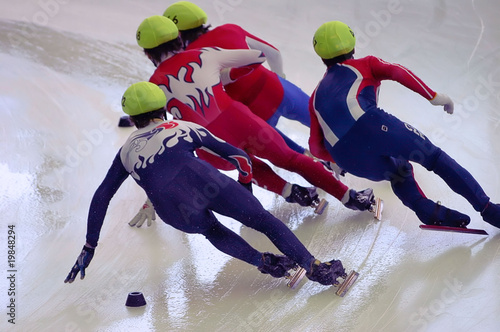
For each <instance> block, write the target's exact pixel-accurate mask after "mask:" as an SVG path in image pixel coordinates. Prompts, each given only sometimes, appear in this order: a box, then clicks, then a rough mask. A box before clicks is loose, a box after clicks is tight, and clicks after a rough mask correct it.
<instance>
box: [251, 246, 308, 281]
mask: <svg viewBox="0 0 500 332" xmlns="http://www.w3.org/2000/svg"><path fill="white" fill-rule="evenodd" d="M297 266H298V265H297V263H295V262H294V261H293V260H291V259H290V258H288V257H287V256H283V255H274V254H272V253H270V252H265V253H263V254H262V262H261V263H260V265H259V266H258V267H257V268H258V269H259V271H260V272H262V273H264V274H270V275H271V276H273V277H275V278H282V277H288V276H289V275H290V273H289V272H288V271H290V270H292V269H296V268H297Z"/></svg>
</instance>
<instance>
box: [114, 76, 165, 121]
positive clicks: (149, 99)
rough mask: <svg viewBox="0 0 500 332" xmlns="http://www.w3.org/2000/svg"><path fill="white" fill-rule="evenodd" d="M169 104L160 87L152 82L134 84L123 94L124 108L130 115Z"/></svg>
mask: <svg viewBox="0 0 500 332" xmlns="http://www.w3.org/2000/svg"><path fill="white" fill-rule="evenodd" d="M166 104H167V97H165V94H164V93H163V91H162V90H161V89H160V87H159V86H158V85H156V84H154V83H151V82H138V83H134V84H132V85H131V86H130V87H129V88H128V89H127V90H126V91H125V93H124V94H123V97H122V109H123V111H124V112H125V113H127V114H128V115H132V116H134V115H139V114H143V113H148V112H151V111H156V110H159V109H161V108H163V107H165V105H166Z"/></svg>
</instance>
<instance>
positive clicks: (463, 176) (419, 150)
mask: <svg viewBox="0 0 500 332" xmlns="http://www.w3.org/2000/svg"><path fill="white" fill-rule="evenodd" d="M355 43H356V38H355V36H354V33H353V32H352V30H351V29H350V28H349V27H348V26H347V25H346V24H345V23H342V22H339V21H332V22H327V23H325V24H323V25H322V26H321V27H320V28H319V29H318V30H317V31H316V33H315V35H314V40H313V46H314V50H315V51H316V53H317V54H318V55H319V56H320V57H321V58H322V60H323V62H324V64H325V65H326V66H327V71H326V73H325V75H324V77H323V79H322V80H321V81H320V82H319V84H318V86H317V87H316V89H315V91H314V93H313V94H312V96H311V99H310V105H309V106H310V108H309V111H310V115H311V136H310V139H309V147H310V150H311V153H312V154H313V155H314V156H316V157H318V158H321V159H323V160H329V161H335V162H336V163H337V165H338V166H339V167H341V168H342V169H344V170H345V171H347V172H349V173H351V174H353V175H355V176H359V177H363V178H367V179H370V180H372V181H382V180H387V181H390V182H391V186H392V189H393V191H394V193H395V194H396V196H397V197H398V198H399V199H400V200H401V201H402V202H403V204H404V205H406V206H407V207H409V208H410V209H411V210H413V211H414V212H415V213H416V214H417V216H418V218H419V219H420V220H421V221H422V222H423V223H424V224H428V225H443V226H452V227H465V226H467V225H468V224H469V222H470V218H469V216H467V215H465V214H463V213H460V212H458V211H454V210H452V209H449V208H447V207H445V206H443V205H441V204H439V203H436V202H433V201H431V200H430V199H428V198H426V196H425V195H424V193H423V192H422V190H421V189H420V188H419V186H418V184H417V182H416V181H415V178H414V176H413V169H412V165H411V164H410V161H412V162H417V163H419V164H421V165H422V166H424V167H425V168H426V169H427V170H429V171H433V172H434V173H436V174H437V175H438V176H440V177H441V178H442V179H443V180H444V181H445V182H446V183H447V184H448V186H449V187H450V188H451V189H452V190H453V191H455V192H456V193H458V194H460V195H462V196H463V197H465V198H466V199H467V201H469V203H470V204H471V205H472V206H473V207H474V209H475V210H476V211H478V212H479V213H480V214H481V216H482V217H483V219H484V220H485V221H486V222H488V223H490V224H492V225H493V226H495V227H500V206H499V205H498V204H493V203H491V202H490V198H489V197H488V196H487V195H486V193H485V192H484V191H483V189H482V188H481V186H480V185H479V183H477V181H476V180H475V179H474V177H473V176H472V175H471V174H470V173H469V172H468V171H467V170H465V169H464V168H463V167H462V166H460V165H459V164H458V163H457V162H456V161H455V160H453V159H452V158H451V157H450V156H449V155H448V154H446V153H445V152H444V151H443V150H441V149H440V148H439V147H437V146H435V145H434V144H433V143H432V142H431V141H430V140H429V138H428V137H426V136H425V135H424V134H422V133H421V132H419V131H418V130H417V129H415V128H414V127H413V126H411V125H409V124H407V123H405V122H402V121H400V120H399V119H397V118H396V117H394V116H393V115H391V114H388V113H386V112H385V111H384V110H382V109H380V108H379V107H378V106H377V98H378V90H379V87H380V83H381V81H382V80H393V81H396V82H399V83H401V84H402V85H404V86H405V87H407V88H409V89H411V90H413V91H414V92H416V93H418V94H420V95H421V96H422V97H424V98H426V99H427V100H429V101H430V103H431V104H432V105H438V106H444V110H445V111H446V112H447V113H450V114H451V113H453V101H452V100H451V99H450V98H449V97H448V96H446V95H444V94H441V93H436V92H435V91H433V90H431V89H430V88H429V87H428V86H427V85H426V84H425V83H424V82H423V81H422V80H421V79H419V78H418V77H417V76H416V75H415V74H413V73H412V72H411V71H410V70H408V69H407V68H405V67H403V66H401V65H397V64H391V63H388V62H385V61H384V60H382V59H379V58H377V57H374V56H367V57H364V58H360V59H354V57H353V54H354V48H355Z"/></svg>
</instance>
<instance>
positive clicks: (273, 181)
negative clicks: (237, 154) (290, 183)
mask: <svg viewBox="0 0 500 332" xmlns="http://www.w3.org/2000/svg"><path fill="white" fill-rule="evenodd" d="M250 159H251V160H252V169H253V181H254V182H255V183H256V184H257V185H258V186H259V187H261V188H264V189H267V190H269V191H272V192H273V193H275V194H278V195H281V194H282V193H283V188H285V186H286V184H287V182H286V181H285V180H283V178H282V177H280V176H279V175H278V174H276V172H275V171H273V169H272V168H271V167H270V166H269V165H268V164H266V163H265V162H263V161H262V160H260V159H259V158H256V157H255V156H254V155H250Z"/></svg>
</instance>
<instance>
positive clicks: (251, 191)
mask: <svg viewBox="0 0 500 332" xmlns="http://www.w3.org/2000/svg"><path fill="white" fill-rule="evenodd" d="M238 183H239V184H241V185H242V186H243V187H245V189H246V190H248V191H249V192H250V193H252V194H253V189H252V181H250V182H248V183H243V182H241V181H240V180H238Z"/></svg>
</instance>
